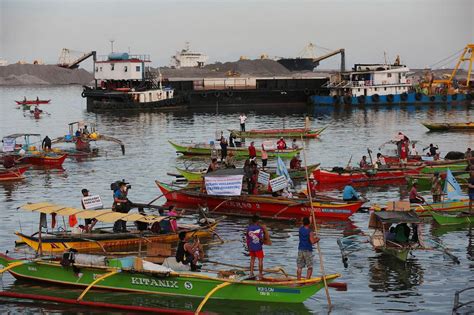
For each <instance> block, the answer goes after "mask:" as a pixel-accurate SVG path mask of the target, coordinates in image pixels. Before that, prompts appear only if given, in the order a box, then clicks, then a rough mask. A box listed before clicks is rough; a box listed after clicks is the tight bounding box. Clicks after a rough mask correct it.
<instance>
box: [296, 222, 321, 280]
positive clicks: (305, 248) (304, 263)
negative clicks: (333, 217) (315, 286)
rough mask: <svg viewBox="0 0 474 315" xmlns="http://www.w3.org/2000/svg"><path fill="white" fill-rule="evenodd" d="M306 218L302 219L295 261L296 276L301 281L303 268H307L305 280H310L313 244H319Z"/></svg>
mask: <svg viewBox="0 0 474 315" xmlns="http://www.w3.org/2000/svg"><path fill="white" fill-rule="evenodd" d="M309 225H310V220H309V218H308V217H305V218H303V226H301V227H300V230H299V239H300V242H299V244H298V258H297V259H296V267H297V270H296V276H297V278H298V280H301V273H302V271H303V268H304V267H306V268H308V272H307V273H306V279H311V276H312V275H313V244H316V243H317V242H319V238H318V237H315V236H314V232H313V231H312V230H311V227H310V226H309Z"/></svg>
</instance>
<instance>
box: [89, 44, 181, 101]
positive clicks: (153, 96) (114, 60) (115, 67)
mask: <svg viewBox="0 0 474 315" xmlns="http://www.w3.org/2000/svg"><path fill="white" fill-rule="evenodd" d="M150 62H151V61H150V56H149V55H130V54H128V53H110V54H109V55H107V56H99V57H98V58H97V60H96V61H95V62H94V79H95V87H96V89H97V90H103V91H108V92H116V93H121V94H128V95H129V97H130V99H131V100H133V101H134V102H137V103H148V102H158V101H161V100H166V99H171V98H173V94H174V90H173V89H171V88H162V86H161V82H160V81H159V80H157V79H156V78H154V76H153V75H152V74H151V72H150V71H149V68H148V66H147V64H148V63H150Z"/></svg>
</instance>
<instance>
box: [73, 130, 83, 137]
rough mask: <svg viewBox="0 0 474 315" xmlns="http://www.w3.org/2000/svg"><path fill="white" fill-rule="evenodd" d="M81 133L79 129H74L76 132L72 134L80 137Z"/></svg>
mask: <svg viewBox="0 0 474 315" xmlns="http://www.w3.org/2000/svg"><path fill="white" fill-rule="evenodd" d="M81 135H82V134H81V131H80V130H79V129H77V130H76V133H75V134H74V136H76V137H78V138H79V137H80V136H81Z"/></svg>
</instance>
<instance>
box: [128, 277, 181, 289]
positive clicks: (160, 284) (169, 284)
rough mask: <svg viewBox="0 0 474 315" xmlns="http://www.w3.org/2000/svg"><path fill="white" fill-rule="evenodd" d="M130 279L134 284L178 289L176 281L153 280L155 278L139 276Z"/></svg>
mask: <svg viewBox="0 0 474 315" xmlns="http://www.w3.org/2000/svg"><path fill="white" fill-rule="evenodd" d="M131 281H132V284H135V285H137V284H138V285H145V286H153V287H162V288H171V289H179V287H178V281H172V280H155V279H148V278H139V277H132V279H131Z"/></svg>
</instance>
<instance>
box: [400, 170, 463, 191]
mask: <svg viewBox="0 0 474 315" xmlns="http://www.w3.org/2000/svg"><path fill="white" fill-rule="evenodd" d="M454 177H455V178H456V180H457V181H458V182H459V184H460V185H461V186H464V185H466V184H467V181H468V179H469V174H468V173H459V174H458V175H455V176H454ZM445 178H446V175H445V174H441V185H444V183H445ZM406 179H407V183H408V187H411V186H413V183H415V182H416V183H417V185H418V186H417V189H418V190H419V191H423V190H431V181H432V180H433V174H418V175H408V176H407V177H406Z"/></svg>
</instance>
